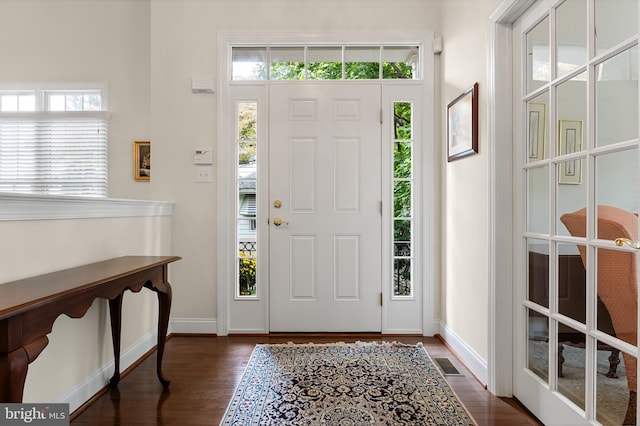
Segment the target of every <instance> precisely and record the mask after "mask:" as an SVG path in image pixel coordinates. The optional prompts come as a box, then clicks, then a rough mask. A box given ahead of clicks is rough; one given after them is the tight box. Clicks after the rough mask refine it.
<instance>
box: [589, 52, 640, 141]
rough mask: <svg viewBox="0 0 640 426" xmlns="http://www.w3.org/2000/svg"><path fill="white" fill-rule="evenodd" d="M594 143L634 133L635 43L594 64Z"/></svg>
mask: <svg viewBox="0 0 640 426" xmlns="http://www.w3.org/2000/svg"><path fill="white" fill-rule="evenodd" d="M596 78H597V80H596V99H595V100H596V102H595V104H596V105H595V107H596V146H605V145H610V144H613V143H617V142H623V141H628V140H631V139H635V138H637V137H638V124H637V118H638V47H637V46H634V47H633V48H630V49H627V50H625V51H623V52H621V53H618V54H617V55H616V56H613V57H612V58H610V59H608V60H606V61H605V62H603V63H601V64H599V65H598V66H597V67H596Z"/></svg>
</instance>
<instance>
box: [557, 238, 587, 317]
mask: <svg viewBox="0 0 640 426" xmlns="http://www.w3.org/2000/svg"><path fill="white" fill-rule="evenodd" d="M584 250H585V247H584V246H577V245H575V244H565V243H558V250H557V255H558V312H559V313H561V314H562V315H565V316H568V317H569V318H572V319H574V320H576V321H579V322H581V323H583V324H586V306H587V305H586V303H587V298H586V284H587V282H586V272H585V268H584V263H583V262H582V256H581V255H580V253H581V252H584ZM560 327H562V326H561V325H560Z"/></svg>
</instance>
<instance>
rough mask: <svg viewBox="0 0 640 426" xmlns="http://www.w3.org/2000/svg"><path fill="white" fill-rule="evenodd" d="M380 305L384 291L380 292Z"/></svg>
mask: <svg viewBox="0 0 640 426" xmlns="http://www.w3.org/2000/svg"><path fill="white" fill-rule="evenodd" d="M380 306H382V292H380Z"/></svg>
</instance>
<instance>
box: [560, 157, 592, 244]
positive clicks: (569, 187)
mask: <svg viewBox="0 0 640 426" xmlns="http://www.w3.org/2000/svg"><path fill="white" fill-rule="evenodd" d="M581 161H582V160H572V161H567V162H564V163H561V164H559V165H558V185H557V189H556V190H557V202H556V208H557V211H558V213H557V218H558V222H557V224H556V226H557V230H556V233H557V234H558V235H571V234H570V233H569V231H568V230H567V228H566V226H564V224H563V223H562V215H564V214H565V213H572V212H574V211H576V210H578V209H580V208H584V206H586V205H587V185H586V183H582V180H580V181H579V182H576V181H571V180H567V174H569V173H571V169H570V168H569V167H568V166H567V165H566V163H577V164H574V165H573V166H572V167H574V169H573V172H574V173H578V172H580V173H581V172H582V168H580V167H579V165H580V162H581ZM563 165H564V167H560V166H563ZM563 179H565V180H563ZM574 182H575V184H572V183H574Z"/></svg>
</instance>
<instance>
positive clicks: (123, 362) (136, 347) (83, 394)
mask: <svg viewBox="0 0 640 426" xmlns="http://www.w3.org/2000/svg"><path fill="white" fill-rule="evenodd" d="M157 335H158V334H157V332H156V331H155V330H154V331H152V332H150V333H148V334H147V335H146V336H144V337H142V338H141V339H140V340H138V341H137V342H136V343H134V344H133V345H132V346H130V347H129V348H128V349H126V350H125V351H124V352H121V353H120V371H124V370H126V369H128V368H129V367H130V366H132V365H134V364H135V363H137V362H139V361H140V359H141V358H143V357H145V356H146V355H148V353H149V351H150V350H152V349H153V348H154V347H155V346H156V344H157V340H158V339H157ZM114 368H115V361H114V360H111V361H109V362H108V363H107V364H105V365H104V366H103V367H102V368H100V369H98V370H96V371H95V372H94V373H93V374H91V375H90V376H88V377H87V378H86V379H84V380H83V381H82V382H80V383H78V385H76V386H74V387H73V388H71V389H69V390H68V391H67V392H65V393H64V394H62V395H61V396H60V397H59V398H58V399H57V400H56V401H55V402H56V403H68V404H69V412H70V413H73V412H74V411H76V410H77V409H78V408H80V407H82V406H83V405H84V404H85V403H86V402H87V401H89V400H90V399H92V398H93V397H94V396H95V395H96V394H97V393H99V392H102V391H103V389H104V387H105V384H108V383H109V379H111V376H113V370H114Z"/></svg>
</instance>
